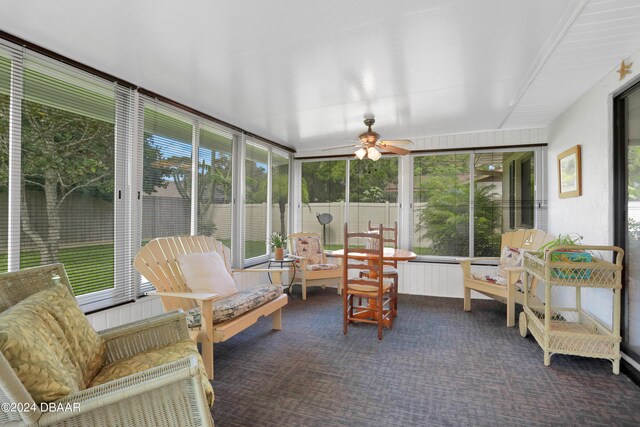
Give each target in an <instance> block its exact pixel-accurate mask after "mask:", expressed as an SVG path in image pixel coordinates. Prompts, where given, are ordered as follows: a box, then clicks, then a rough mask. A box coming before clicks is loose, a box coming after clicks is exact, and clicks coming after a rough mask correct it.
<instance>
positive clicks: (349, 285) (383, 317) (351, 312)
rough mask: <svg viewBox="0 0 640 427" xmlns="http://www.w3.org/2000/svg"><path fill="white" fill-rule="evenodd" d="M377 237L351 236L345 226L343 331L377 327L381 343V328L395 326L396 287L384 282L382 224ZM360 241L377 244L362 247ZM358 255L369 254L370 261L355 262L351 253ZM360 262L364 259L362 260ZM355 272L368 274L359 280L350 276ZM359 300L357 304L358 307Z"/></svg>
mask: <svg viewBox="0 0 640 427" xmlns="http://www.w3.org/2000/svg"><path fill="white" fill-rule="evenodd" d="M378 231H379V233H378V236H377V238H375V237H372V234H371V233H349V227H348V225H347V224H346V223H345V225H344V258H343V260H342V283H343V286H344V288H343V290H342V310H343V332H344V334H345V335H346V334H347V331H348V327H349V324H350V323H354V322H364V323H373V324H376V325H377V326H378V339H379V340H382V329H383V327H384V326H385V325H388V326H389V328H392V327H393V314H392V307H393V305H394V295H393V285H392V284H390V283H388V282H385V280H384V279H385V278H384V275H383V274H382V272H383V271H384V258H383V254H384V242H383V239H384V236H383V234H382V224H380V227H379V228H378ZM359 239H365V241H371V240H373V239H375V240H376V241H377V244H375V245H371V246H372V247H373V248H363V247H362V246H361V245H357V243H356V242H357V241H358V240H359ZM353 252H357V253H359V254H366V255H367V258H368V262H367V263H366V264H362V263H357V264H356V263H352V262H351V261H353V258H350V256H349V254H350V253H353ZM360 259H361V258H360ZM350 269H356V270H359V271H360V273H365V274H364V275H362V276H363V277H360V276H361V274H360V273H359V274H358V276H356V277H349V270H350ZM356 298H357V299H358V304H356ZM363 298H366V299H367V305H366V306H363V305H362V299H363Z"/></svg>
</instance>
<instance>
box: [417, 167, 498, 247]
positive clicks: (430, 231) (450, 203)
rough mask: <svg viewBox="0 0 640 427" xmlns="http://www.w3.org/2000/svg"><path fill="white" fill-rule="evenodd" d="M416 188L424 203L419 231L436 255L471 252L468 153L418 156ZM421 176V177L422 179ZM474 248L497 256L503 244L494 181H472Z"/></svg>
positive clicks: (420, 214)
mask: <svg viewBox="0 0 640 427" xmlns="http://www.w3.org/2000/svg"><path fill="white" fill-rule="evenodd" d="M414 174H415V176H416V177H417V179H416V180H415V190H416V192H417V195H418V198H419V200H420V201H421V202H424V204H425V206H424V208H422V210H421V211H420V213H419V217H418V218H419V221H418V224H417V226H416V231H417V232H418V233H419V236H420V238H421V239H424V240H426V241H427V242H429V243H430V245H429V246H430V249H431V251H432V252H433V253H434V254H436V255H454V256H456V255H457V256H461V255H467V254H468V252H469V211H470V209H469V191H470V183H469V179H468V175H469V156H468V155H443V156H431V157H422V158H418V159H416V161H415V164H414ZM421 178H422V179H421ZM473 185H474V187H475V194H474V215H475V216H474V252H475V255H476V256H495V252H496V248H499V247H500V239H501V234H500V230H501V226H502V210H501V200H500V195H499V194H497V193H495V192H494V190H495V186H494V185H483V184H479V183H474V184H473Z"/></svg>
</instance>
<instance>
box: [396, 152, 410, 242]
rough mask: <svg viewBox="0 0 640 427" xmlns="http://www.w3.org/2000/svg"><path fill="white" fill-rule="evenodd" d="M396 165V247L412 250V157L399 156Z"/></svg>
mask: <svg viewBox="0 0 640 427" xmlns="http://www.w3.org/2000/svg"><path fill="white" fill-rule="evenodd" d="M399 163H400V164H399V165H398V174H399V177H398V188H399V192H398V205H399V213H398V219H399V220H398V228H399V236H398V239H399V241H398V247H401V248H413V241H412V240H413V239H412V236H413V232H412V231H413V227H414V224H413V156H401V157H400V162H399Z"/></svg>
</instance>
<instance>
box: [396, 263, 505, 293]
mask: <svg viewBox="0 0 640 427" xmlns="http://www.w3.org/2000/svg"><path fill="white" fill-rule="evenodd" d="M472 268H473V271H474V272H477V273H479V274H487V275H494V274H496V268H495V267H491V266H487V267H485V266H473V267H472ZM398 270H399V274H400V277H399V283H398V292H400V293H401V294H409V295H428V296H434V297H448V298H463V297H464V292H463V287H462V269H461V268H460V265H459V264H435V263H426V262H400V263H398ZM471 297H472V298H480V299H486V298H487V297H486V296H484V295H482V294H479V293H476V292H475V291H472V292H471Z"/></svg>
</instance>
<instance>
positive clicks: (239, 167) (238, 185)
mask: <svg viewBox="0 0 640 427" xmlns="http://www.w3.org/2000/svg"><path fill="white" fill-rule="evenodd" d="M245 147H246V137H245V135H244V134H242V135H240V136H239V137H238V138H236V140H235V144H234V145H233V159H234V165H233V172H232V174H233V183H234V185H233V189H232V192H233V219H232V224H231V227H232V228H231V230H232V239H231V241H232V244H231V246H232V248H233V256H232V262H233V264H234V266H235V267H242V266H243V265H244V235H245V232H244V227H245V218H244V217H245V210H244V205H245V203H244V202H245V201H244V198H245V192H246V191H245V188H244V184H245V179H244V171H245Z"/></svg>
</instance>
